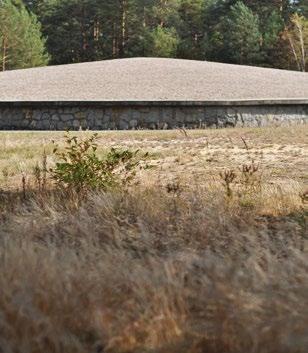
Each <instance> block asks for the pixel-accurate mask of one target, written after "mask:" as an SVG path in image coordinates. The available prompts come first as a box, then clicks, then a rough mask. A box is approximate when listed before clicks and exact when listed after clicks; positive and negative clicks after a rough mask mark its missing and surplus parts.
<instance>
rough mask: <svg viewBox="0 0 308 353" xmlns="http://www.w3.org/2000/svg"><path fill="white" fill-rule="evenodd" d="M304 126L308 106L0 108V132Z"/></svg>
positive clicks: (26, 105) (22, 105) (66, 105)
mask: <svg viewBox="0 0 308 353" xmlns="http://www.w3.org/2000/svg"><path fill="white" fill-rule="evenodd" d="M304 123H308V104H268V105H261V104H256V105H247V104H246V105H239V104H234V105H232V104H228V105H205V104H204V105H202V104H193V105H189V104H188V103H187V104H180V103H179V104H170V105H168V104H166V103H164V104H161V105H160V104H159V103H155V104H153V103H152V104H144V105H142V104H141V103H138V104H136V105H134V104H129V105H121V104H120V103H118V104H117V103H113V104H107V103H106V104H104V103H101V102H100V103H97V104H96V103H94V102H93V103H91V104H87V103H83V104H79V103H78V102H76V103H74V102H73V103H63V102H62V103H59V104H57V103H56V102H54V103H53V102H52V103H47V102H45V103H44V102H40V103H31V102H29V103H21V102H20V103H18V104H17V103H7V104H4V103H2V104H1V105H0V129H1V130H66V129H69V130H78V129H80V128H82V129H90V130H130V129H173V128H177V127H185V128H187V129H197V128H208V127H213V128H222V127H258V126H280V125H290V124H304Z"/></svg>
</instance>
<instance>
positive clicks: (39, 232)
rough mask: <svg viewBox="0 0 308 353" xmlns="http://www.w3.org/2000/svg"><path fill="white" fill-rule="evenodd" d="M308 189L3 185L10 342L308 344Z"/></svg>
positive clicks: (1, 253)
mask: <svg viewBox="0 0 308 353" xmlns="http://www.w3.org/2000/svg"><path fill="white" fill-rule="evenodd" d="M236 187H237V186H235V188H236ZM302 191H303V190H301V187H300V186H299V185H298V184H297V183H295V182H293V183H291V184H281V185H271V184H264V185H263V184H262V187H261V188H256V189H255V188H254V189H253V191H251V190H250V191H249V192H246V193H244V194H243V192H238V190H237V189H236V190H235V191H234V195H233V196H232V197H228V196H227V194H226V190H225V189H224V186H223V183H222V182H221V181H220V180H219V179H218V180H217V182H216V183H207V184H204V185H194V184H191V185H189V186H181V185H177V184H175V185H168V186H167V187H166V188H161V187H158V186H157V187H154V186H151V187H146V186H144V185H143V184H141V185H140V186H134V187H133V188H131V189H129V190H127V191H125V192H123V191H113V192H109V193H92V194H91V195H89V197H88V198H87V199H85V200H83V201H81V202H80V201H79V200H78V202H77V201H76V199H74V198H68V197H67V195H63V194H61V193H60V192H56V191H44V192H33V193H32V194H30V192H28V194H27V198H26V200H23V195H22V193H21V195H20V194H16V195H12V194H6V195H4V194H3V195H2V196H1V197H2V202H1V204H2V207H1V211H0V213H1V225H0V243H1V244H0V267H1V272H0V351H1V352H5V353H6V352H47V353H48V352H65V353H67V352H72V353H78V352H125V353H128V352H142V353H146V352H155V353H156V352H161V353H181V352H183V353H184V352H188V353H205V352H206V353H212V352H213V353H214V352H215V353H222V352H230V353H231V352H232V353H254V352H256V353H276V352H277V353H291V352H292V353H293V352H298V353H301V352H303V353H304V352H307V349H308V334H307V333H308V331H307V328H308V271H307V270H308V252H307V250H308V249H307V244H306V241H307V236H308V232H307V208H306V204H305V203H304V200H303V199H301V197H300V194H301V193H302Z"/></svg>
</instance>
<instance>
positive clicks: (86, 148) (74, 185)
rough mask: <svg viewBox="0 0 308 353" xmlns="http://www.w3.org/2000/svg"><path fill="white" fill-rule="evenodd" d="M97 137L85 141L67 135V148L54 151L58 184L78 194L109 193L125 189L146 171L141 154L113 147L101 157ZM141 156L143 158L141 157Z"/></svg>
mask: <svg viewBox="0 0 308 353" xmlns="http://www.w3.org/2000/svg"><path fill="white" fill-rule="evenodd" d="M96 140H97V134H93V135H92V136H90V137H87V138H85V139H78V137H77V136H70V134H69V133H67V134H66V135H65V144H66V146H65V148H64V149H59V147H58V146H56V147H55V148H54V150H53V153H54V155H55V156H56V159H57V162H56V165H55V167H54V168H52V169H50V172H51V177H52V179H53V180H55V182H56V184H57V185H58V186H60V187H64V188H66V189H69V190H73V191H76V192H78V193H79V192H83V191H87V190H98V189H99V190H107V189H108V188H114V187H119V186H125V185H127V184H128V183H130V182H131V181H132V179H133V178H134V177H135V175H136V171H137V169H138V168H142V166H141V164H140V161H141V158H145V157H147V154H145V155H143V156H139V151H138V150H137V151H129V150H120V149H115V148H111V149H110V150H109V151H108V152H107V154H106V155H105V157H104V158H103V159H101V158H99V157H98V155H97V142H96ZM139 157H140V158H139Z"/></svg>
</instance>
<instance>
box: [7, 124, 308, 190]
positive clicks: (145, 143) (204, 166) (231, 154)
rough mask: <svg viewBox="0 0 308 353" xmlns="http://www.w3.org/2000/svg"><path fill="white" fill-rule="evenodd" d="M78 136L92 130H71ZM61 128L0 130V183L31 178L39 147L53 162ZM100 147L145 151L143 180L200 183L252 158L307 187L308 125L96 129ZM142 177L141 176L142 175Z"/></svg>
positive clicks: (273, 176) (269, 173) (278, 177)
mask: <svg viewBox="0 0 308 353" xmlns="http://www.w3.org/2000/svg"><path fill="white" fill-rule="evenodd" d="M75 134H78V135H83V136H84V135H86V134H90V132H81V133H75ZM52 140H55V141H57V142H58V143H60V145H61V143H62V141H63V133H62V132H1V133H0V187H1V188H2V189H3V188H7V187H12V186H16V185H17V186H18V185H20V181H21V178H22V173H25V174H26V175H27V176H28V177H29V178H31V175H32V174H33V168H34V167H35V165H36V163H40V161H41V160H42V154H43V150H44V149H45V150H46V152H47V154H48V164H49V165H52V164H53V163H54V158H53V156H52V148H53V147H52V143H51V141H52ZM98 144H99V151H103V150H104V149H106V148H109V147H111V146H113V147H123V148H129V149H133V150H135V149H140V150H141V151H144V152H149V154H150V158H149V161H148V162H149V163H150V164H151V165H152V166H153V168H152V169H151V170H150V171H146V178H145V179H143V180H144V182H146V183H157V182H159V183H161V184H163V185H165V184H166V183H167V182H169V181H174V180H180V181H181V183H187V184H189V183H191V182H192V181H194V182H197V183H202V182H204V181H206V180H207V181H208V180H209V179H217V178H219V173H220V172H221V171H224V170H226V169H233V170H235V171H237V170H238V169H239V168H241V167H242V166H243V165H244V164H249V163H251V162H252V161H254V163H256V164H258V165H259V168H260V171H262V173H263V174H264V177H265V178H266V180H267V181H268V182H270V183H272V182H274V183H277V182H279V183H291V182H295V183H299V184H300V185H301V186H302V187H303V188H304V189H306V188H307V189H308V125H305V126H298V127H291V128H290V127H288V128H259V129H224V130H191V131H188V132H187V136H185V134H184V133H183V132H181V131H179V130H176V131H135V132H133V131H130V132H125V131H123V132H120V131H118V132H108V131H105V132H99V134H98ZM141 177H142V175H141Z"/></svg>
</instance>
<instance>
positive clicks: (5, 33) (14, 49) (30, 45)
mask: <svg viewBox="0 0 308 353" xmlns="http://www.w3.org/2000/svg"><path fill="white" fill-rule="evenodd" d="M0 24H1V26H0V44H1V49H0V64H1V67H0V69H1V70H2V71H5V70H11V69H20V68H27V67H34V66H43V65H46V64H47V63H48V55H47V54H46V51H45V40H44V39H43V38H42V34H41V26H40V23H39V22H38V21H37V18H36V16H35V15H33V14H32V13H30V12H28V11H27V9H26V8H25V6H24V5H23V3H22V2H21V1H18V0H15V1H12V0H1V1H0Z"/></svg>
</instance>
